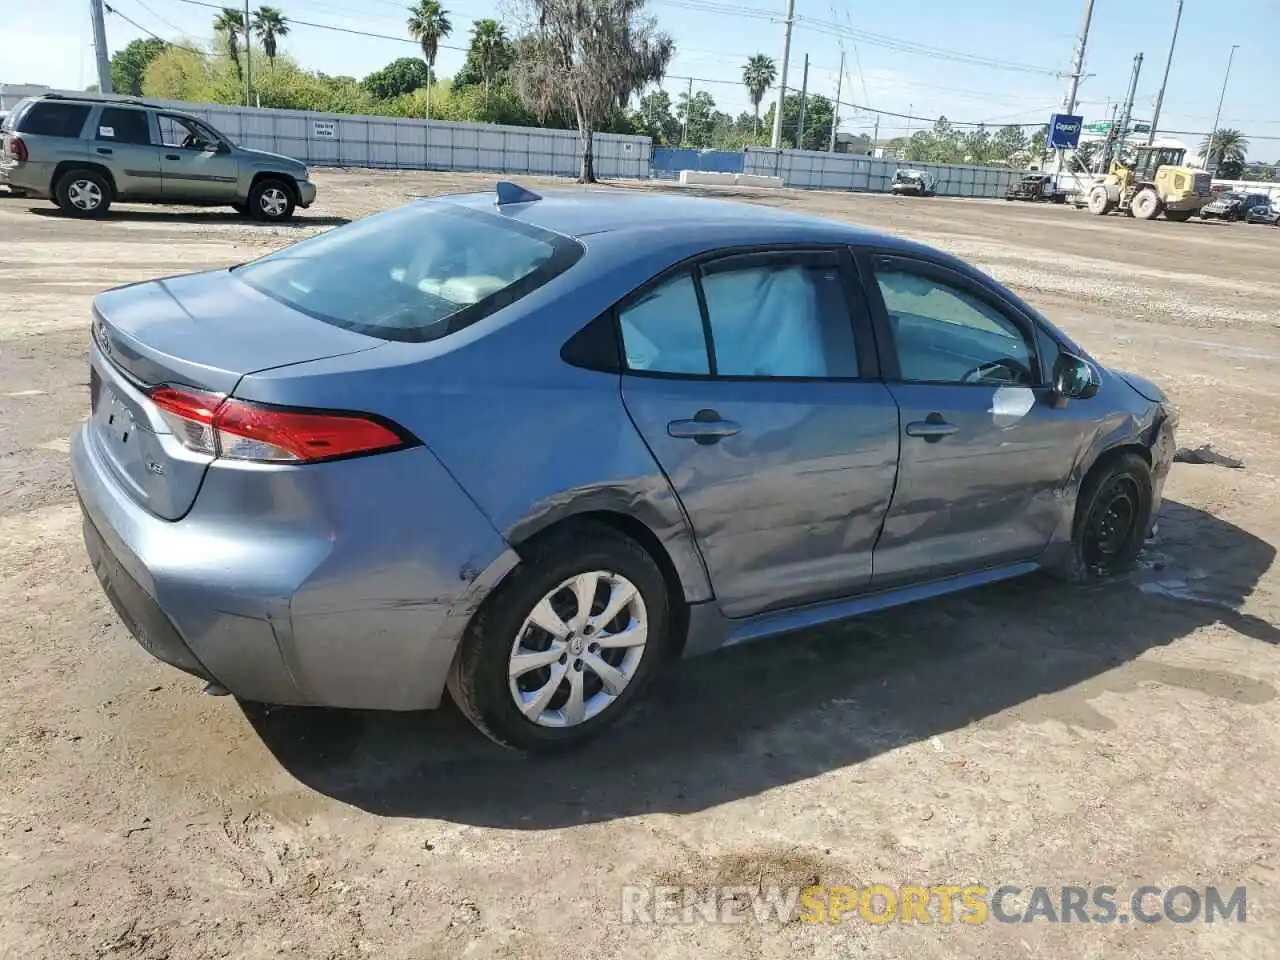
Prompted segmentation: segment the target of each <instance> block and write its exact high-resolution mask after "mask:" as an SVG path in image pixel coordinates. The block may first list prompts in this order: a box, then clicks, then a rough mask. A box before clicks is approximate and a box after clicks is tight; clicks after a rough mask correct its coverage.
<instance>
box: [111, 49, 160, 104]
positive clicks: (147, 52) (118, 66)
mask: <svg viewBox="0 0 1280 960" xmlns="http://www.w3.org/2000/svg"><path fill="white" fill-rule="evenodd" d="M166 46H168V44H166V43H165V42H164V41H163V40H158V39H156V38H155V37H145V38H143V39H141V40H134V41H132V42H130V43H129V45H128V46H127V47H125V48H124V49H123V50H117V51H116V52H115V53H113V54H112V55H111V86H112V87H113V88H114V89H115V92H116V93H123V94H128V95H129V96H132V97H137V96H141V95H142V78H143V77H144V76H145V75H146V72H147V67H149V66H151V61H152V60H154V59H155V58H156V57H158V56H159V55H160V54H161V53H162V52H164V48H165V47H166Z"/></svg>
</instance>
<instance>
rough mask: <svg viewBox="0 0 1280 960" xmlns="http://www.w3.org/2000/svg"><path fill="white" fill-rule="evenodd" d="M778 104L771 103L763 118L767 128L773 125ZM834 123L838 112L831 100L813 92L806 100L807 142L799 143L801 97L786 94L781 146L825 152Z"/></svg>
mask: <svg viewBox="0 0 1280 960" xmlns="http://www.w3.org/2000/svg"><path fill="white" fill-rule="evenodd" d="M776 111H777V104H776V103H774V104H770V106H769V110H768V112H766V113H765V115H764V127H765V129H770V128H772V126H773V117H774V114H775V112H776ZM834 121H835V109H834V107H833V106H832V104H831V101H830V100H828V99H827V98H826V97H824V96H821V95H820V94H816V93H811V94H809V95H808V96H807V97H806V98H805V110H804V142H803V143H800V144H797V143H796V134H797V133H799V131H800V94H799V93H790V92H788V93H787V96H786V98H785V100H784V101H783V104H782V145H783V146H784V147H798V148H799V149H801V150H825V149H827V146H828V144H829V143H830V141H831V124H832V123H833V122H834Z"/></svg>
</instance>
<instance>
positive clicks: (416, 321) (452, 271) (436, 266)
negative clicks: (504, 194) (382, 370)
mask: <svg viewBox="0 0 1280 960" xmlns="http://www.w3.org/2000/svg"><path fill="white" fill-rule="evenodd" d="M581 256H582V247H581V246H580V245H579V244H578V243H576V242H575V241H573V240H571V239H570V238H568V237H564V236H561V235H559V234H556V233H551V232H549V231H546V230H542V229H540V228H538V227H534V226H531V225H530V224H527V223H523V222H521V221H519V220H516V219H514V218H509V217H503V216H499V215H495V214H492V213H489V212H487V211H484V212H481V211H478V210H471V209H468V208H466V207H460V206H457V205H455V204H451V203H448V202H447V201H424V202H421V203H412V204H409V205H408V206H404V207H400V208H398V209H395V210H389V211H387V212H385V213H380V214H375V215H374V216H371V217H366V218H365V219H363V220H361V221H359V222H358V223H353V224H350V225H348V226H345V227H342V228H340V229H337V230H331V231H329V232H328V233H323V234H321V235H319V236H317V237H312V238H311V239H309V240H303V241H302V242H301V243H297V244H294V245H293V246H291V247H286V248H285V249H283V250H281V251H279V252H277V253H273V254H268V255H267V256H265V257H262V258H261V259H258V260H254V261H253V262H252V263H247V264H244V265H243V266H240V267H236V268H234V273H233V276H235V277H236V278H238V279H239V280H241V281H243V282H244V283H247V284H248V285H249V286H251V287H253V288H254V289H255V290H258V291H260V292H262V293H265V294H266V295H267V296H269V297H272V298H273V299H275V300H278V301H280V302H281V303H284V304H285V305H287V306H290V307H293V308H294V309H295V310H299V311H301V312H302V313H305V314H307V315H308V316H311V317H314V318H316V319H317V320H323V321H324V322H326V323H332V324H334V325H335V326H339V327H345V328H347V329H349V330H355V331H357V332H358V333H365V334H368V335H369V336H373V337H381V338H382V339H384V340H407V341H412V342H422V341H426V340H438V339H439V338H441V337H444V336H447V335H448V334H450V333H453V332H454V331H456V330H460V329H462V328H463V327H466V326H468V325H469V324H471V323H474V322H475V321H477V320H479V319H480V318H482V317H485V316H488V315H489V314H491V313H493V312H494V311H496V310H500V309H502V308H503V307H505V306H507V305H508V304H511V303H513V302H515V301H516V300H519V299H520V298H521V297H524V296H526V295H528V294H529V293H531V292H533V291H534V290H536V289H537V288H538V287H541V286H542V285H543V284H545V283H547V282H548V281H549V280H551V279H552V278H553V277H555V276H557V275H559V274H560V273H563V272H564V271H565V270H567V269H569V267H571V266H572V265H573V264H574V263H576V262H577V260H578V258H579V257H581Z"/></svg>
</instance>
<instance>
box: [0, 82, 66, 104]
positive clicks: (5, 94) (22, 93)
mask: <svg viewBox="0 0 1280 960" xmlns="http://www.w3.org/2000/svg"><path fill="white" fill-rule="evenodd" d="M52 89H53V87H46V86H45V85H44V84H42V83H0V110H12V109H13V106H14V104H16V103H17V102H18V101H19V100H25V99H26V98H27V97H34V96H36V95H37V94H41V93H48V92H49V91H50V90H52Z"/></svg>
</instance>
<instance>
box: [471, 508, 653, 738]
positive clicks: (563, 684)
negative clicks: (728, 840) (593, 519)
mask: <svg viewBox="0 0 1280 960" xmlns="http://www.w3.org/2000/svg"><path fill="white" fill-rule="evenodd" d="M523 552H524V553H525V557H524V560H523V562H522V563H521V564H520V565H519V566H518V567H517V568H516V570H515V571H514V572H513V573H512V574H511V575H510V576H509V577H508V578H507V579H506V580H504V581H503V582H502V583H501V584H500V585H499V586H498V587H497V589H495V590H494V592H493V593H492V594H490V595H489V597H488V598H486V600H485V601H484V603H483V604H482V605H481V607H480V609H479V611H478V612H477V613H476V614H475V616H474V617H472V620H471V623H470V624H468V626H467V629H466V632H465V633H464V634H463V637H462V642H461V644H460V645H459V649H458V653H457V655H456V656H455V658H454V662H453V666H452V668H451V669H450V671H449V681H448V682H449V692H450V694H451V695H452V697H453V700H454V702H455V703H456V704H457V705H458V707H459V709H460V710H461V711H462V712H463V714H464V715H466V717H467V718H468V719H469V720H470V721H471V722H472V723H473V724H475V726H476V727H477V728H478V729H479V730H480V731H481V732H482V733H484V734H485V735H486V736H488V737H489V738H490V739H491V740H493V741H495V742H496V743H499V744H501V745H502V746H504V747H509V748H511V749H515V750H521V751H527V752H545V751H550V750H556V749H563V748H566V747H573V746H577V745H579V744H581V743H585V742H586V741H588V740H590V739H592V738H594V737H596V736H599V735H600V734H601V733H603V732H604V731H605V730H607V729H608V728H609V727H610V726H612V725H613V724H614V723H616V722H617V721H618V720H619V719H621V718H622V717H623V716H625V715H626V713H627V712H628V710H629V709H630V708H631V705H632V704H633V703H634V702H635V699H636V698H637V697H639V696H640V694H641V693H642V692H643V691H644V688H645V687H646V686H647V685H648V683H649V681H650V680H651V679H652V677H653V675H654V672H655V671H656V670H657V669H658V667H659V666H660V665H661V663H662V661H663V660H664V659H665V653H666V650H667V648H668V645H669V622H670V618H669V602H668V596H667V586H666V581H665V580H664V579H663V576H662V572H661V571H660V570H659V569H658V566H657V564H655V563H654V561H653V558H652V557H650V556H649V554H648V553H647V552H646V551H645V550H644V549H643V548H642V547H641V546H640V545H639V544H637V543H636V542H635V541H634V540H631V539H629V538H628V537H625V536H623V535H621V534H619V533H616V532H614V531H613V530H611V529H610V528H608V527H606V526H603V525H600V524H595V523H590V524H582V525H578V526H573V527H568V528H566V529H564V530H562V531H558V532H554V533H552V534H551V535H549V536H548V537H546V539H544V540H541V541H535V542H534V543H533V544H532V545H531V546H530V547H529V548H527V550H525V551H523ZM596 574H601V576H599V577H595V575H596ZM610 578H612V579H610ZM593 579H594V580H595V581H596V585H595V588H594V589H592V588H591V587H590V584H591V582H592V580H593ZM579 582H584V583H586V584H587V588H586V592H587V593H589V594H590V597H589V598H588V599H587V601H586V606H587V608H588V609H589V610H590V613H591V616H592V620H591V622H587V623H584V622H583V619H582V618H583V617H584V615H583V613H582V610H583V603H582V602H581V600H580V599H579V596H578V594H577V593H576V590H575V585H576V584H577V583H579ZM632 589H634V597H635V599H634V600H629V601H627V605H626V606H625V607H621V608H619V609H620V612H619V613H617V614H615V615H614V616H613V617H611V618H610V619H609V620H608V621H601V620H599V619H598V618H599V617H601V616H602V615H603V614H604V612H605V608H606V607H607V606H608V605H609V604H610V603H611V602H613V600H614V599H615V598H621V597H623V596H630V595H631V594H630V591H631V590H632ZM548 611H549V612H550V614H549V615H548ZM535 616H536V617H537V621H536V622H535ZM547 622H551V623H553V624H555V625H557V626H558V628H560V630H561V635H557V634H556V633H553V632H551V631H549V630H547V629H544V628H543V626H542V624H543V623H547ZM564 631H567V632H564ZM623 631H628V637H629V638H630V639H631V640H633V641H634V640H635V639H636V638H642V643H641V645H639V646H638V647H637V645H636V644H635V643H634V642H632V643H631V644H629V645H623V644H621V643H618V641H617V640H616V639H615V644H616V645H611V644H610V643H609V642H608V640H609V639H611V638H617V637H620V636H621V635H622V633H623ZM593 637H594V638H596V639H594V640H593V639H592V638H593ZM556 650H560V651H561V654H562V655H561V657H560V658H556V657H555V652H556ZM540 656H541V657H548V656H549V657H550V659H545V660H543V661H541V662H539V664H538V665H537V666H529V663H530V662H531V661H530V658H537V657H540ZM517 657H522V658H524V661H525V662H524V664H522V666H523V667H524V669H523V670H520V671H519V672H516V668H517V664H516V662H515V658H517ZM597 667H598V670H597ZM513 674H514V675H513ZM606 677H608V678H609V682H612V683H613V684H614V689H613V690H610V689H609V688H608V686H607V684H606V679H605V678H606ZM575 695H576V703H575ZM518 697H519V698H520V702H519V704H518V703H517V698H518ZM584 701H585V706H584Z"/></svg>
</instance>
